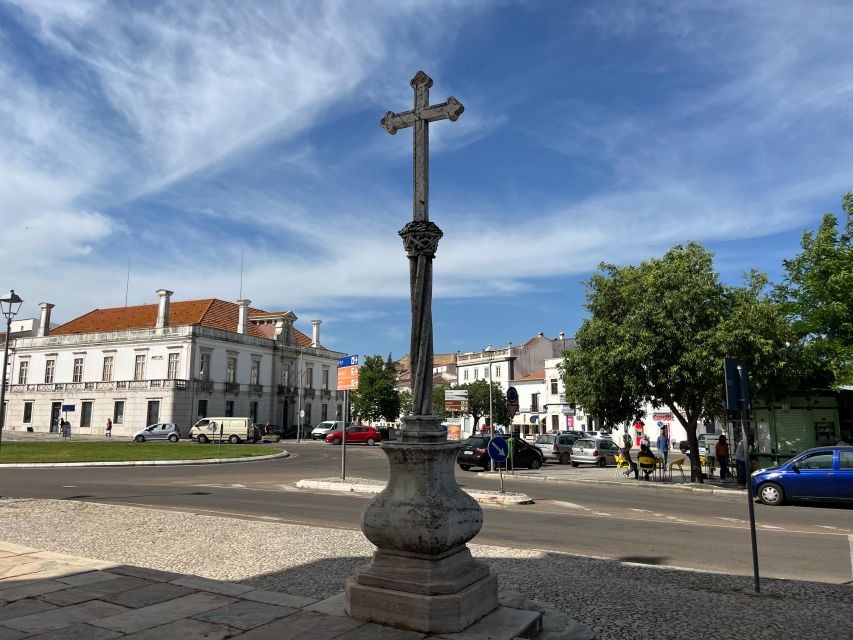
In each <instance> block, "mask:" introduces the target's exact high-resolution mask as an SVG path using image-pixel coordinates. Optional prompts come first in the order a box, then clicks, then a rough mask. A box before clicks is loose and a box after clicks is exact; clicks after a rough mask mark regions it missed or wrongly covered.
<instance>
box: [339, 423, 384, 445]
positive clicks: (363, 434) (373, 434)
mask: <svg viewBox="0 0 853 640" xmlns="http://www.w3.org/2000/svg"><path fill="white" fill-rule="evenodd" d="M343 437H344V434H343V431H341V430H338V431H332V432H331V433H330V434H328V435H327V436H326V442H328V443H329V444H341V443H342V442H343ZM381 440H382V436H380V435H379V432H378V431H377V430H376V429H374V428H373V427H362V426H352V427H347V444H367V445H368V446H371V447H372V446H373V445H375V444H376V443H377V442H381Z"/></svg>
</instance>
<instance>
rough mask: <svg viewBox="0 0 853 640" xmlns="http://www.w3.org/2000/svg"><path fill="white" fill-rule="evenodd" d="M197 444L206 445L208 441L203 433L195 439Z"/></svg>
mask: <svg viewBox="0 0 853 640" xmlns="http://www.w3.org/2000/svg"><path fill="white" fill-rule="evenodd" d="M197 440H198V443H199V444H207V443H208V442H210V440H209V439H208V438H207V436H206V435H204V434H203V433H202V434H201V435H200V436H199V437H198V438H197Z"/></svg>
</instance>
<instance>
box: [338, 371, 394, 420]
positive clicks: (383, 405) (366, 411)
mask: <svg viewBox="0 0 853 640" xmlns="http://www.w3.org/2000/svg"><path fill="white" fill-rule="evenodd" d="M358 376H359V377H358V390H356V391H354V392H352V394H351V395H350V404H351V406H352V413H353V414H354V415H357V416H358V417H359V418H361V419H363V420H373V421H376V420H381V419H383V418H384V419H385V420H396V419H397V417H398V416H399V415H400V394H399V392H398V391H397V389H396V388H395V384H396V381H397V376H396V374H395V373H394V371H393V370H390V369H388V367H386V366H385V362H384V360H383V359H382V356H379V355H376V356H368V357H367V358H365V360H364V364H362V366H361V371H359V374H358Z"/></svg>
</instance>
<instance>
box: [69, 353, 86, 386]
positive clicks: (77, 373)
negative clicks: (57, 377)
mask: <svg viewBox="0 0 853 640" xmlns="http://www.w3.org/2000/svg"><path fill="white" fill-rule="evenodd" d="M71 382H83V358H74V375H73V376H72V377H71Z"/></svg>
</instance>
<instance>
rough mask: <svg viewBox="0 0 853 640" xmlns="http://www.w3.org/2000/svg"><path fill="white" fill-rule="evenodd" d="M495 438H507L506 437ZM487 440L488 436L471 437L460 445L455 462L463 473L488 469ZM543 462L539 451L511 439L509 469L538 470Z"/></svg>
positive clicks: (543, 458)
mask: <svg viewBox="0 0 853 640" xmlns="http://www.w3.org/2000/svg"><path fill="white" fill-rule="evenodd" d="M495 437H498V438H505V439H507V438H509V436H508V435H502V436H495ZM489 439H490V438H489V436H471V437H470V438H468V439H467V440H466V441H465V442H464V443H462V449H460V450H459V454H458V455H457V456H456V462H457V463H458V464H459V467H460V468H461V469H462V470H463V471H468V470H469V469H470V468H471V467H480V468H482V469H484V470H485V469H489V467H490V464H491V462H490V460H491V459H490V458H489V454H488V453H487V452H486V446H487V445H488V444H489ZM544 462H545V457H544V456H543V455H542V452H541V451H540V450H539V449H537V448H536V447H534V446H533V445H530V444H527V443H526V442H525V441H524V440H522V439H521V438H516V437H513V439H512V457H511V459H510V460H509V462H508V464H509V466H510V467H527V468H528V469H538V468H539V467H541V466H542V464H543V463H544Z"/></svg>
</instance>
